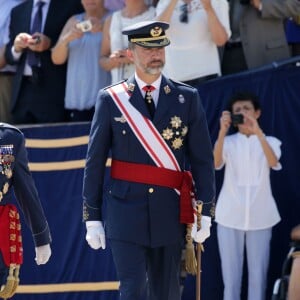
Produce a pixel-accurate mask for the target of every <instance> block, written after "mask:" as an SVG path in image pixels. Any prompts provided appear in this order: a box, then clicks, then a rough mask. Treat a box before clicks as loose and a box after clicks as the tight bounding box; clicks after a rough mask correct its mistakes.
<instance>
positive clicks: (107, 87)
mask: <svg viewBox="0 0 300 300" xmlns="http://www.w3.org/2000/svg"><path fill="white" fill-rule="evenodd" d="M125 81H127V79H124V80H121V81H119V82H117V83H114V84H111V85H109V86H106V87H105V88H103V89H104V90H107V89H109V88H110V87H112V86H115V85H118V84H121V83H123V82H125Z"/></svg>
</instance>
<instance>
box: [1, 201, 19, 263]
mask: <svg viewBox="0 0 300 300" xmlns="http://www.w3.org/2000/svg"><path fill="white" fill-rule="evenodd" d="M0 232H1V234H0V251H1V253H2V256H3V260H4V263H5V265H6V266H7V267H9V266H10V265H11V264H16V265H21V264H22V263H23V247H22V236H21V224H20V216H19V213H18V210H17V208H16V206H15V205H12V204H7V205H2V206H0Z"/></svg>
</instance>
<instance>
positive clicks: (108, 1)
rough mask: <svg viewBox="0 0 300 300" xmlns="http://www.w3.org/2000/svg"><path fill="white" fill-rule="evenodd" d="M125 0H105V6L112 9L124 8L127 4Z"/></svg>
mask: <svg viewBox="0 0 300 300" xmlns="http://www.w3.org/2000/svg"><path fill="white" fill-rule="evenodd" d="M124 2H125V0H104V7H105V8H106V9H108V10H110V11H116V10H119V9H122V8H123V7H124V6H125V3H124Z"/></svg>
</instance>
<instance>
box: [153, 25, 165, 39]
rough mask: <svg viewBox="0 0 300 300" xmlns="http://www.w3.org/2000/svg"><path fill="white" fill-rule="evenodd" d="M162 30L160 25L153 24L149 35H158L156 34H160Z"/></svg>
mask: <svg viewBox="0 0 300 300" xmlns="http://www.w3.org/2000/svg"><path fill="white" fill-rule="evenodd" d="M162 31H163V30H162V28H161V27H159V26H155V27H154V28H152V29H151V30H150V35H151V36H153V37H158V36H160V35H161V33H162Z"/></svg>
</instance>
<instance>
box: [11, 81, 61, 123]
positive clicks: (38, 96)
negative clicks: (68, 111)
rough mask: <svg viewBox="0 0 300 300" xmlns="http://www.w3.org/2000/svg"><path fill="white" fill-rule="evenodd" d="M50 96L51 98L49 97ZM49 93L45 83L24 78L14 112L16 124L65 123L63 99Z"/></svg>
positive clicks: (13, 116)
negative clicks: (58, 100) (58, 99)
mask: <svg viewBox="0 0 300 300" xmlns="http://www.w3.org/2000/svg"><path fill="white" fill-rule="evenodd" d="M49 95H50V96H49ZM55 97H56V94H55V93H54V94H53V96H52V93H51V92H49V91H47V90H46V89H45V87H44V85H43V83H36V82H35V81H34V80H33V78H32V77H27V76H23V79H22V83H21V88H20V92H19V95H18V100H17V103H16V105H15V107H14V109H13V111H12V118H13V123H14V124H35V123H52V122H53V123H57V122H64V121H65V110H64V106H63V98H62V97H61V102H60V103H59V102H57V99H54V98H55Z"/></svg>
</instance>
